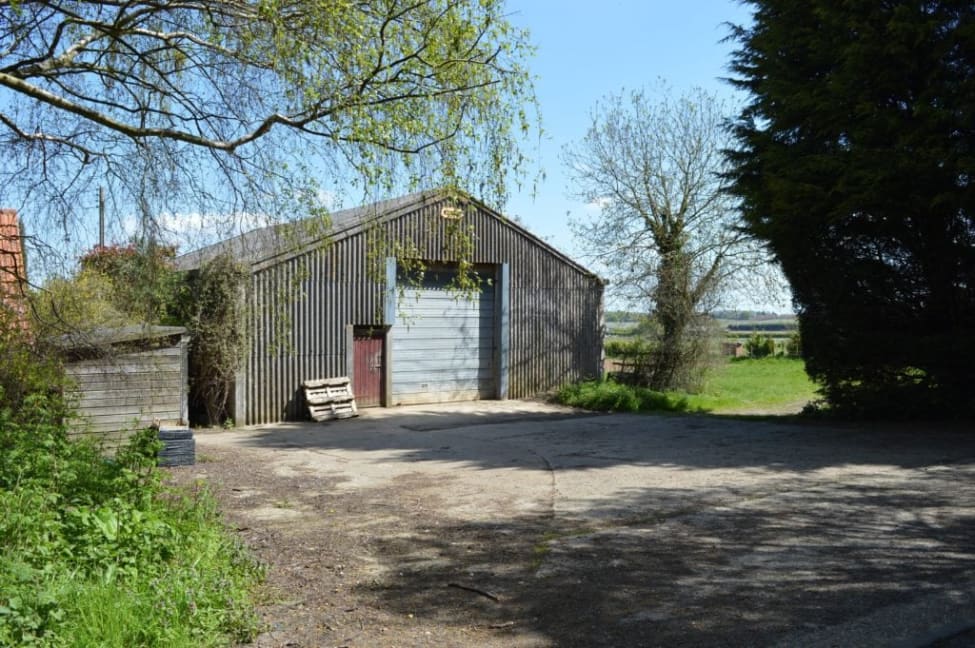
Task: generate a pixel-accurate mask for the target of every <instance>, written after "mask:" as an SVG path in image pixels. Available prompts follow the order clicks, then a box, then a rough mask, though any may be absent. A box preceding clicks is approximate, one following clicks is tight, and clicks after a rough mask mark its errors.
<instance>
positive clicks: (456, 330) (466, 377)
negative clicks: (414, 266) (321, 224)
mask: <svg viewBox="0 0 975 648" xmlns="http://www.w3.org/2000/svg"><path fill="white" fill-rule="evenodd" d="M453 276H454V272H453V271H450V270H439V271H430V270H428V271H427V273H426V274H425V275H424V278H423V281H422V282H421V284H420V285H418V286H412V285H404V284H401V285H400V294H401V298H400V300H399V311H400V314H399V316H398V317H397V324H396V326H394V327H393V329H392V336H393V342H392V344H393V350H392V351H393V354H392V355H393V357H392V364H393V369H392V383H393V386H392V390H393V399H392V400H393V404H395V405H406V404H410V403H437V402H445V401H461V400H478V399H482V398H496V397H497V387H496V381H495V367H494V362H495V349H494V341H495V317H494V305H495V295H494V285H493V284H491V285H482V288H481V292H480V294H478V295H474V296H471V297H467V296H463V295H460V294H458V292H457V291H456V290H450V289H449V288H448V284H449V283H450V281H451V279H452V278H453Z"/></svg>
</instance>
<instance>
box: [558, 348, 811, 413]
mask: <svg viewBox="0 0 975 648" xmlns="http://www.w3.org/2000/svg"><path fill="white" fill-rule="evenodd" d="M815 398H816V385H815V384H814V383H813V382H812V381H810V380H809V377H808V376H807V375H806V372H805V368H804V365H803V362H802V360H798V359H793V358H762V359H741V360H729V361H727V362H726V363H724V364H721V365H719V366H718V367H715V368H714V369H713V370H712V371H711V373H710V375H709V376H708V380H707V383H706V385H705V387H704V389H703V390H702V391H701V393H698V394H687V393H682V392H665V393H661V392H655V391H652V390H649V389H645V388H640V387H630V386H628V385H620V384H616V383H614V382H612V381H589V382H584V383H578V384H575V385H569V386H566V387H564V388H563V389H562V390H560V391H559V394H558V399H559V401H560V402H562V403H565V404H566V405H572V406H574V407H583V408H586V409H593V410H602V411H624V412H639V411H669V412H707V413H713V414H793V413H796V412H798V411H800V410H801V409H802V407H803V405H805V404H806V403H807V402H809V401H811V400H814V399H815Z"/></svg>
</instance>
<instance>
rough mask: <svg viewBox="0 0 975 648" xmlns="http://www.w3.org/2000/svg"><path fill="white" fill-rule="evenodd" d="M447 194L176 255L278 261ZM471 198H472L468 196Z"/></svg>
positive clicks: (189, 264)
mask: <svg viewBox="0 0 975 648" xmlns="http://www.w3.org/2000/svg"><path fill="white" fill-rule="evenodd" d="M444 198H445V193H444V192H443V191H441V190H428V191H418V192H416V193H412V194H408V195H406V196H401V197H399V198H393V199H391V200H383V201H379V202H375V203H372V204H369V205H364V206H362V207H355V208H352V209H344V210H342V211H338V212H335V213H333V214H330V220H331V223H330V226H329V228H328V229H327V231H324V230H323V229H322V228H321V227H315V224H314V223H313V222H311V221H307V220H306V221H299V222H297V223H287V224H282V225H270V226H268V227H262V228H260V229H256V230H252V231H250V232H247V233H245V234H241V235H240V236H236V237H234V238H232V239H229V240H226V241H221V242H220V243H215V244H213V245H210V246H207V247H204V248H201V249H199V250H196V251H194V252H189V253H187V254H184V255H182V256H180V257H178V258H177V259H176V266H177V267H178V268H179V269H181V270H192V269H195V268H199V267H200V266H201V265H203V264H204V263H206V262H207V261H210V260H211V259H213V258H214V257H216V256H218V255H219V254H221V253H224V252H230V253H231V254H232V255H233V256H234V257H235V258H237V259H238V260H240V261H242V262H243V263H245V264H249V265H256V264H262V265H266V264H268V263H273V262H275V261H276V260H277V259H278V258H279V259H282V260H283V259H286V258H289V257H291V256H294V255H295V254H300V253H301V252H303V251H305V250H308V249H309V248H313V247H315V246H316V245H319V244H321V243H322V241H324V240H325V239H326V238H330V239H331V240H333V241H336V240H339V239H342V238H345V237H347V236H351V235H352V234H355V233H356V232H359V231H361V230H362V229H363V228H364V227H365V226H367V225H369V224H372V223H374V222H377V221H386V220H391V219H394V218H396V217H398V216H401V215H404V214H406V213H408V212H410V211H412V210H414V209H417V208H419V207H421V206H423V205H424V204H429V203H434V202H437V201H440V200H443V199H444ZM468 200H472V199H470V198H468ZM472 202H474V203H476V204H478V205H480V207H481V208H483V209H484V210H486V211H487V212H490V213H492V214H495V215H496V216H497V217H498V218H499V219H501V220H503V221H504V222H505V224H506V225H507V226H508V227H511V228H512V229H515V230H517V231H519V232H521V233H522V234H523V235H524V236H526V237H528V238H529V239H531V240H533V241H535V243H536V244H537V245H539V246H540V247H543V248H545V249H547V250H549V251H550V252H551V253H552V254H554V255H555V256H557V257H559V258H561V259H562V260H563V261H565V262H566V263H568V264H569V265H572V266H574V267H576V268H577V269H578V270H579V271H581V272H583V273H584V274H587V275H591V276H593V277H595V278H596V279H599V281H601V282H603V280H602V279H601V278H599V277H598V275H596V274H595V273H594V272H592V271H591V270H589V269H587V268H585V267H584V266H582V265H581V264H580V263H578V262H577V261H575V260H574V259H572V258H570V257H568V256H567V255H566V254H564V253H563V252H561V251H559V250H557V249H556V248H554V247H553V246H552V245H550V244H549V243H547V242H545V241H543V240H542V239H540V238H538V237H537V236H535V235H534V234H532V233H531V232H529V231H528V230H526V229H525V228H524V227H522V226H520V225H518V224H517V223H515V222H513V221H511V220H508V219H505V218H504V217H503V216H501V215H500V214H498V213H497V212H496V211H494V210H493V209H491V208H490V207H487V206H486V205H484V204H483V203H481V202H479V201H477V200H472ZM604 283H605V282H604Z"/></svg>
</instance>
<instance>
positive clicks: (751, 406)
mask: <svg viewBox="0 0 975 648" xmlns="http://www.w3.org/2000/svg"><path fill="white" fill-rule="evenodd" d="M686 398H687V401H688V405H689V406H690V408H691V409H695V410H706V411H710V412H714V413H735V412H757V411H768V412H778V411H783V412H785V411H798V410H800V409H802V406H803V405H805V404H806V403H807V402H809V401H811V400H814V399H815V398H816V385H815V383H813V382H812V381H811V380H809V376H807V375H806V370H805V365H804V363H803V361H802V360H799V359H794V358H761V359H750V358H743V359H740V360H734V361H730V362H728V363H727V364H724V365H721V366H720V367H717V368H716V369H715V370H714V371H713V372H712V373H711V375H710V377H709V379H708V381H707V384H706V386H705V388H704V391H703V392H702V393H700V394H688V395H687V396H686Z"/></svg>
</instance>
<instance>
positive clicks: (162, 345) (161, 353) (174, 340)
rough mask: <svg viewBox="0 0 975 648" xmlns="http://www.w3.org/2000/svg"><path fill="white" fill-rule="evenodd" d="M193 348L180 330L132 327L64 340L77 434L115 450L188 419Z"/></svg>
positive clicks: (62, 339) (62, 343)
mask: <svg viewBox="0 0 975 648" xmlns="http://www.w3.org/2000/svg"><path fill="white" fill-rule="evenodd" d="M188 343H189V336H188V335H186V329H184V328H182V327H178V326H129V327H124V328H115V329H99V330H95V331H90V332H85V333H76V334H73V335H69V336H65V337H63V338H61V340H60V346H61V348H62V349H63V350H64V353H65V373H66V374H67V375H68V377H69V378H70V379H71V382H72V383H74V389H73V390H72V392H71V393H69V394H68V395H69V397H74V398H76V399H77V402H78V413H79V414H80V417H81V418H80V420H79V421H78V423H77V424H76V425H74V426H73V430H72V432H73V433H74V434H97V435H99V436H101V437H103V439H104V440H105V442H106V444H107V445H109V446H112V445H117V444H119V443H121V442H122V441H124V440H125V439H126V438H127V437H128V436H129V435H130V434H131V433H132V431H134V430H137V429H140V428H144V427H146V426H149V425H152V424H153V423H157V424H160V425H163V426H179V425H185V424H186V423H187V419H188V411H187V403H188V371H187V358H188Z"/></svg>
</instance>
